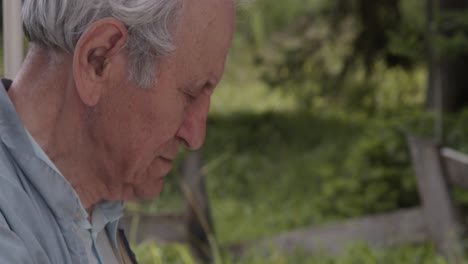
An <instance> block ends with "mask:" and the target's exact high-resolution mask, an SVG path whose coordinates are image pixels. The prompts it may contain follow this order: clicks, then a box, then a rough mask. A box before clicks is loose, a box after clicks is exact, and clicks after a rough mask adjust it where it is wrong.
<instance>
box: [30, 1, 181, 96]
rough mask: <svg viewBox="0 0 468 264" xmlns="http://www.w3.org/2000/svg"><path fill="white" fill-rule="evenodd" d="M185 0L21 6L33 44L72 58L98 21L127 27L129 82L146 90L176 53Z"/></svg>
mask: <svg viewBox="0 0 468 264" xmlns="http://www.w3.org/2000/svg"><path fill="white" fill-rule="evenodd" d="M180 4H181V0H23V8H22V15H23V23H24V32H25V35H26V37H27V38H28V39H29V41H31V42H33V43H37V44H39V45H42V46H45V47H47V48H51V49H58V50H62V51H65V52H67V53H73V51H74V49H75V46H76V44H77V42H78V40H79V38H80V36H81V34H83V32H84V31H85V30H86V29H87V28H88V27H89V26H90V25H91V24H92V23H94V22H95V21H97V20H99V19H102V18H105V17H113V18H116V19H117V20H119V21H121V22H122V23H123V24H125V25H126V27H127V29H128V43H127V45H126V49H127V53H128V58H129V78H130V79H132V80H134V81H135V82H137V83H138V84H139V85H140V86H142V87H149V86H151V85H152V84H153V83H154V82H155V80H156V74H155V68H156V63H157V60H158V59H159V58H160V57H161V56H163V55H165V54H167V53H169V52H171V51H172V50H173V49H174V45H173V43H172V36H171V32H170V26H171V23H172V22H174V21H175V20H176V15H177V11H178V10H179V7H180Z"/></svg>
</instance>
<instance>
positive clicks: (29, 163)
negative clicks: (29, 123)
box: [0, 84, 122, 264]
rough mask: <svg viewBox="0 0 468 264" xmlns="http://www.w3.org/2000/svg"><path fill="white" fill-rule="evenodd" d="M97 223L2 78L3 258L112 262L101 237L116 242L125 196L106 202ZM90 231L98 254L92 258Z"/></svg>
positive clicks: (100, 205) (0, 227) (0, 172)
mask: <svg viewBox="0 0 468 264" xmlns="http://www.w3.org/2000/svg"><path fill="white" fill-rule="evenodd" d="M92 214H93V221H92V224H91V223H90V222H89V221H88V219H87V218H88V215H87V213H86V211H85V210H84V208H83V206H82V205H81V203H80V200H79V198H78V195H77V194H76V192H75V191H74V189H73V188H72V186H71V185H70V184H69V183H68V182H67V181H66V179H65V178H64V177H63V176H62V175H61V174H60V172H59V171H58V170H57V168H56V167H55V166H54V164H53V163H52V162H51V161H50V159H49V158H48V157H47V155H45V153H44V152H43V151H42V149H41V148H40V147H39V145H37V143H36V142H35V141H34V139H33V138H32V137H30V135H28V132H27V131H26V130H25V129H24V126H23V124H22V123H21V121H20V119H19V118H18V116H17V114H16V111H15V109H14V107H13V104H12V103H11V101H10V99H9V97H8V95H7V93H6V90H5V88H4V87H3V84H0V263H15V264H16V263H18V264H22V263H25V264H26V263H28V264H29V263H37V264H45V263H57V264H64V263H79V264H81V263H83V264H88V263H107V262H105V257H103V256H102V254H100V251H99V246H98V243H97V240H96V239H97V237H98V235H97V234H99V233H100V232H102V231H103V230H104V231H103V232H107V234H108V235H109V240H110V241H111V243H112V244H113V246H116V245H117V243H116V235H117V225H118V219H119V218H120V216H121V214H122V203H121V202H101V203H98V204H97V205H96V206H95V208H94V209H93V213H92ZM83 232H89V239H90V241H91V242H92V243H91V250H92V252H93V255H94V257H95V258H96V259H95V260H89V258H90V256H89V252H90V250H89V246H90V245H89V243H86V239H84V238H83Z"/></svg>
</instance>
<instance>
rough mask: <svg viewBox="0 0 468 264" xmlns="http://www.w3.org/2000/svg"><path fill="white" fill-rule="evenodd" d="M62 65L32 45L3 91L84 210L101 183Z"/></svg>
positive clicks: (68, 74) (99, 192)
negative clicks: (8, 86)
mask: <svg viewBox="0 0 468 264" xmlns="http://www.w3.org/2000/svg"><path fill="white" fill-rule="evenodd" d="M36 49H40V48H36ZM70 57H71V56H67V57H65V58H64V60H69V59H71V58H70ZM54 60H55V62H54ZM61 64H63V65H65V63H61V62H60V61H58V62H57V61H56V59H54V58H51V57H50V55H45V53H44V52H43V51H41V50H34V49H33V50H32V51H31V52H30V54H28V57H27V58H26V60H25V62H24V66H23V68H22V71H21V72H20V73H18V75H17V78H16V79H15V80H14V82H13V84H12V85H11V87H10V90H9V91H8V95H9V97H10V99H11V101H12V102H13V104H14V106H15V109H16V111H17V113H18V115H19V117H20V119H21V121H22V122H23V124H24V126H25V127H26V128H27V129H28V131H29V132H30V133H31V135H32V136H33V138H34V139H35V140H36V141H37V143H38V144H39V145H40V146H41V148H42V149H43V151H44V152H45V153H46V154H47V156H48V157H49V158H50V159H51V160H52V162H54V164H55V165H56V166H57V168H58V169H59V171H60V172H61V173H62V174H63V176H64V177H65V178H66V179H67V180H68V182H69V183H70V184H71V185H72V187H73V188H74V189H75V191H76V192H77V194H78V196H79V198H80V200H81V203H82V204H83V206H84V207H85V209H87V210H88V211H89V209H90V208H92V206H93V205H94V204H95V203H97V202H98V201H99V200H101V199H102V198H103V197H102V196H101V195H102V194H104V193H105V192H106V188H105V184H104V183H103V182H100V178H99V177H97V176H96V175H98V173H97V171H98V169H97V166H95V164H96V163H95V161H96V159H95V158H94V157H93V155H94V153H92V152H93V151H92V150H93V147H92V142H91V141H90V140H89V137H88V135H87V133H86V129H85V127H84V126H83V122H82V120H81V119H82V116H83V115H82V112H83V111H84V109H83V106H82V105H80V102H79V101H78V100H76V98H77V96H76V95H73V94H72V93H74V92H75V90H74V89H73V87H74V84H73V74H72V69H67V68H65V67H61ZM68 65H71V63H69V64H68Z"/></svg>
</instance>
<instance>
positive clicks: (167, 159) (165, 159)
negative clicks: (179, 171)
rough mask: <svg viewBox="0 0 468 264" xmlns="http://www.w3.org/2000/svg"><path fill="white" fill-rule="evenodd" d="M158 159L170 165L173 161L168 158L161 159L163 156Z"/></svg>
mask: <svg viewBox="0 0 468 264" xmlns="http://www.w3.org/2000/svg"><path fill="white" fill-rule="evenodd" d="M160 158H161V159H162V160H163V161H165V162H168V163H172V162H173V161H174V159H173V158H168V157H163V156H161V157H160Z"/></svg>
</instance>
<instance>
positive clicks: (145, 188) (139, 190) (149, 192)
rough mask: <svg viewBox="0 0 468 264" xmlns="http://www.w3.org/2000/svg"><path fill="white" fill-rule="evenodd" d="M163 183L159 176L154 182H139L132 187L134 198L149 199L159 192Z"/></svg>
mask: <svg viewBox="0 0 468 264" xmlns="http://www.w3.org/2000/svg"><path fill="white" fill-rule="evenodd" d="M163 185H164V179H163V178H160V179H158V180H157V181H155V182H152V183H148V184H144V183H143V184H140V185H138V186H135V187H134V192H135V196H136V197H135V198H138V199H144V200H149V199H153V198H155V197H157V196H159V194H161V191H162V188H163Z"/></svg>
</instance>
